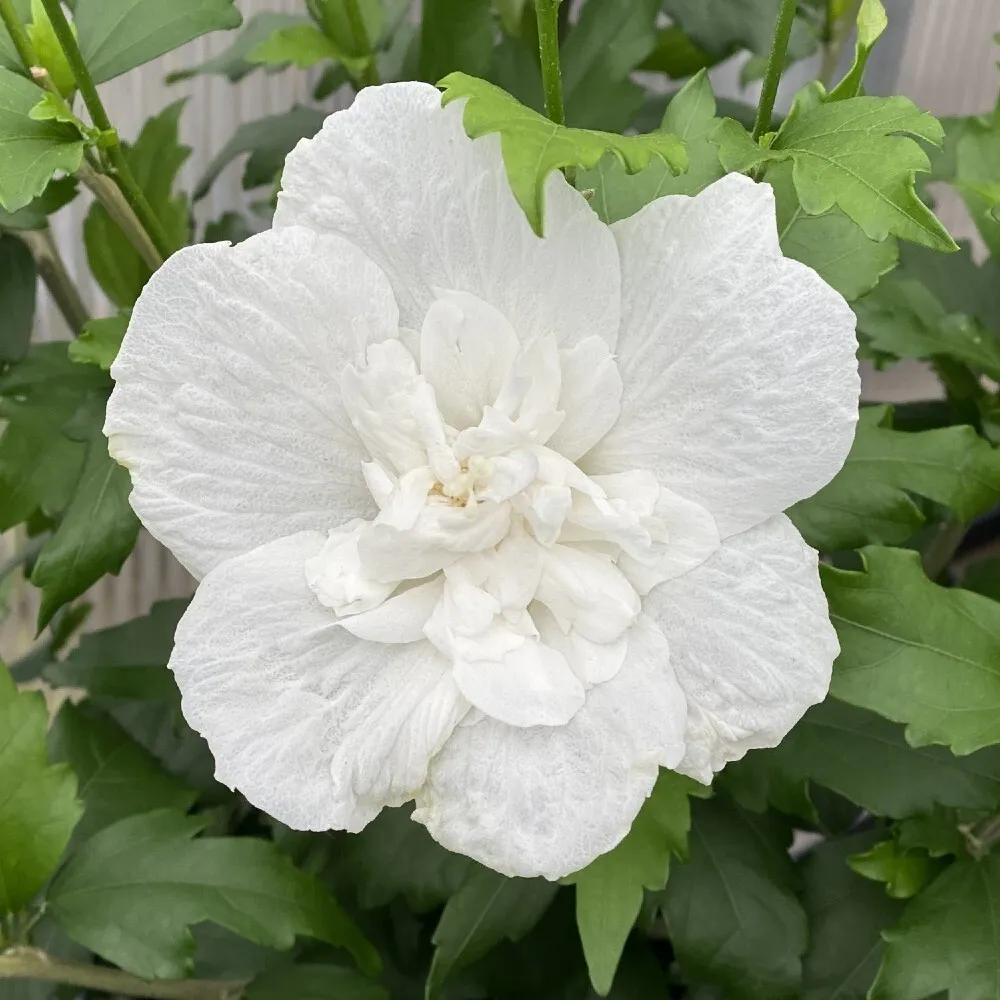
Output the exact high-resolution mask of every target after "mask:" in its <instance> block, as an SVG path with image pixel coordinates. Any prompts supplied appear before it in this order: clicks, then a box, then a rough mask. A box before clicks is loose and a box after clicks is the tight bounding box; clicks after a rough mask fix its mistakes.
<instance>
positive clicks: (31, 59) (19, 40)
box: [0, 0, 37, 73]
mask: <svg viewBox="0 0 1000 1000" xmlns="http://www.w3.org/2000/svg"><path fill="white" fill-rule="evenodd" d="M0 21H3V26H4V27H5V28H6V29H7V34H8V35H10V40H11V41H12V42H13V43H14V48H15V49H17V54H18V56H19V57H20V59H21V62H22V63H24V68H25V69H26V70H27V71H28V72H29V73H30V72H31V70H32V68H33V67H34V65H35V63H36V62H37V60H36V59H35V50H34V49H33V48H32V45H31V42H30V41H29V40H28V33H27V32H26V31H25V30H24V25H23V24H21V19H20V18H19V17H18V16H17V11H16V10H14V2H13V0H0Z"/></svg>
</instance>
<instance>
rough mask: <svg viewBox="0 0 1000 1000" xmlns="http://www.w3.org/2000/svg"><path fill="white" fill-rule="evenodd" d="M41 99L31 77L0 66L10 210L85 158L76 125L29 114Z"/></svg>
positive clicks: (0, 123) (4, 181)
mask: <svg viewBox="0 0 1000 1000" xmlns="http://www.w3.org/2000/svg"><path fill="white" fill-rule="evenodd" d="M156 2H159V0H156ZM38 99H39V90H38V87H36V86H35V85H34V84H33V83H32V82H31V81H30V80H26V79H24V77H22V76H17V75H16V74H15V73H12V72H11V71H10V70H7V69H3V68H0V207H3V208H4V209H6V210H7V211H8V212H17V211H19V210H20V209H22V208H25V207H26V206H27V205H29V204H31V201H32V199H34V198H37V197H38V196H39V195H40V194H41V193H42V192H43V191H44V190H45V188H46V185H47V184H48V183H49V181H50V180H51V179H52V175H53V174H54V173H55V172H56V171H57V170H64V171H66V172H67V173H71V174H72V173H76V171H77V170H78V169H79V167H80V163H81V161H82V160H83V140H82V139H81V138H80V133H79V131H78V130H77V129H76V128H75V127H74V126H73V125H65V124H62V123H60V122H55V121H35V119H33V118H31V117H29V115H30V112H31V109H32V108H33V107H34V106H35V105H36V104H37V103H38Z"/></svg>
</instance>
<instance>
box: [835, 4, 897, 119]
mask: <svg viewBox="0 0 1000 1000" xmlns="http://www.w3.org/2000/svg"><path fill="white" fill-rule="evenodd" d="M888 26H889V19H888V18H887V17H886V16H885V7H883V6H882V3H881V0H863V2H862V4H861V9H860V10H859V11H858V41H857V45H856V47H855V51H854V65H853V66H852V67H851V68H850V69H849V70H848V72H847V76H845V77H844V79H843V80H841V81H840V83H838V84H837V86H836V87H834V88H833V90H832V91H831V92H830V100H831V101H842V100H844V99H845V98H848V97H857V96H858V94H860V93H861V83H862V81H863V80H864V76H865V67H866V66H867V65H868V57H869V56H870V55H871V54H872V49H873V48H875V43H876V42H877V41H878V40H879V38H881V37H882V33H883V32H884V31H885V29H886V28H887V27H888Z"/></svg>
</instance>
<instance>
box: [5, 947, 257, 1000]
mask: <svg viewBox="0 0 1000 1000" xmlns="http://www.w3.org/2000/svg"><path fill="white" fill-rule="evenodd" d="M2 979H36V980H41V981H42V982H46V983H62V984H63V985H66V986H75V987H78V988H79V989H86V990H100V991H101V992H102V993H110V994H117V995H119V996H129V997H142V998H145V1000H239V997H241V996H242V995H243V990H244V988H245V987H246V983H245V982H241V981H236V980H231V981H229V980H211V979H177V980H171V979H162V980H158V981H157V982H149V981H148V980H145V979H139V978H138V976H133V975H131V974H130V973H128V972H122V971H121V970H120V969H112V968H109V967H106V966H101V965H84V964H83V963H80V962H67V961H64V960H63V959H61V958H56V957H55V956H54V955H50V954H48V953H47V952H44V951H42V950H41V949H39V948H27V947H15V948H10V949H8V950H7V951H5V952H3V953H2V954H0V980H2Z"/></svg>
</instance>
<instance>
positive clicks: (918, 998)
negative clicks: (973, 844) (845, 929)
mask: <svg viewBox="0 0 1000 1000" xmlns="http://www.w3.org/2000/svg"><path fill="white" fill-rule="evenodd" d="M998 913H1000V857H995V856H994V857H987V858H984V859H983V860H982V861H979V862H976V861H973V860H972V859H971V858H964V859H963V860H961V861H957V862H955V863H954V864H952V865H951V866H950V867H949V868H948V869H947V870H946V871H945V872H944V873H943V874H942V875H940V876H938V878H937V879H935V881H934V882H933V883H932V884H931V885H930V886H928V888H927V889H925V890H924V891H923V892H922V893H920V895H919V896H917V897H916V899H914V900H912V901H911V902H910V903H908V904H907V907H906V910H905V911H904V913H903V917H902V919H901V920H900V921H899V923H898V924H896V926H895V927H892V928H889V929H887V930H886V931H884V932H883V933H884V936H885V939H886V948H885V960H884V962H883V963H882V968H881V969H880V970H879V974H878V978H877V979H876V981H875V985H874V987H873V988H872V992H871V994H870V996H871V1000H924V998H925V997H930V996H931V995H932V994H936V993H939V992H940V993H944V992H947V993H948V996H949V997H950V1000H984V998H986V997H994V996H998V995H1000V963H998V962H997V935H998V934H1000V928H998V925H997V914H998Z"/></svg>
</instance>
